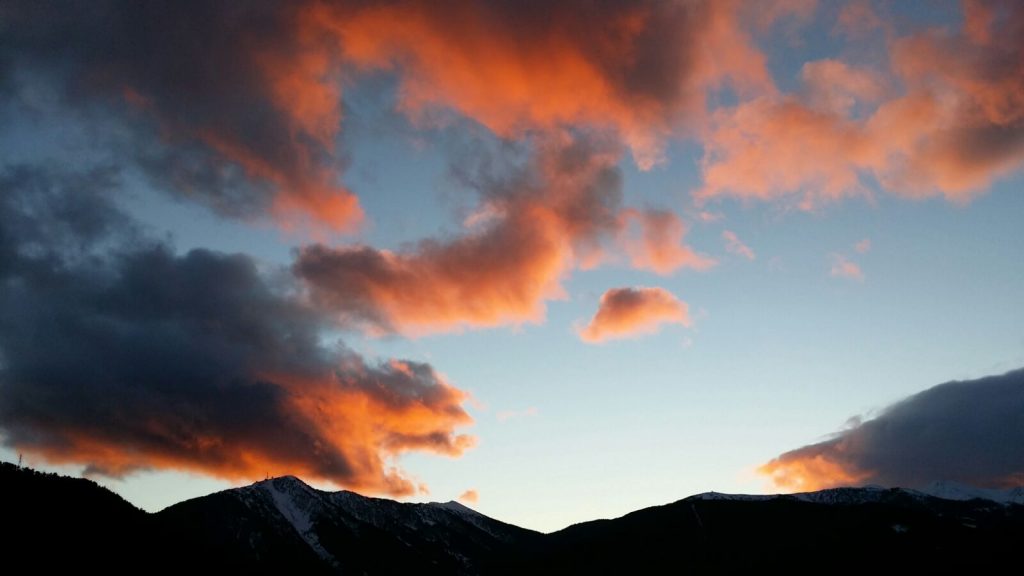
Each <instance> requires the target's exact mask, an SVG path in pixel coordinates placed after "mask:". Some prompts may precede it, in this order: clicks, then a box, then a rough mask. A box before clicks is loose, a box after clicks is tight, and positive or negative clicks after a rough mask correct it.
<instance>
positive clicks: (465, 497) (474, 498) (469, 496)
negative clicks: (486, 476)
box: [458, 488, 480, 504]
mask: <svg viewBox="0 0 1024 576" xmlns="http://www.w3.org/2000/svg"><path fill="white" fill-rule="evenodd" d="M458 499H459V500H461V501H463V502H469V503H470V504H476V503H477V502H479V501H480V494H479V493H478V492H477V491H476V490H475V489H473V488H470V489H469V490H466V491H465V492H463V493H462V494H459V498H458Z"/></svg>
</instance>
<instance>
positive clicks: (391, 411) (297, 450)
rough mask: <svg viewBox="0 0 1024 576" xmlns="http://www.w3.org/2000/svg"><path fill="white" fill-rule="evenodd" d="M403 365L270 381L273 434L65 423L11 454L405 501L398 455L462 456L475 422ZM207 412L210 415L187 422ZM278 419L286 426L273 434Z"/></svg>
mask: <svg viewBox="0 0 1024 576" xmlns="http://www.w3.org/2000/svg"><path fill="white" fill-rule="evenodd" d="M405 365H406V366H412V367H413V370H415V373H410V374H405V373H403V372H402V371H401V370H399V369H396V368H393V367H389V366H387V365H384V366H381V367H369V366H366V365H364V364H362V363H361V361H357V362H356V363H355V364H351V363H350V364H349V365H347V366H341V367H339V368H338V372H337V373H334V374H325V375H322V376H321V377H320V378H319V379H317V380H308V379H301V380H296V379H294V378H293V377H290V376H288V375H280V376H268V377H267V378H266V382H267V384H266V385H264V387H265V390H264V392H267V393H271V392H273V391H274V390H275V387H279V388H277V390H279V391H280V392H278V393H282V398H281V400H280V402H279V403H278V404H277V405H276V406H274V408H273V411H272V412H271V413H270V414H268V418H267V419H266V420H265V421H263V422H253V424H255V425H258V426H271V427H274V431H273V432H271V433H270V434H265V433H257V432H256V431H255V430H248V431H246V430H245V429H242V428H240V427H241V426H242V425H244V421H245V420H248V419H249V418H251V415H246V416H240V417H237V418H236V419H235V420H236V421H235V422H232V421H231V420H228V421H226V422H215V421H206V422H193V421H191V420H190V419H189V417H186V416H184V415H183V416H180V417H179V416H175V415H174V414H169V413H160V414H156V413H153V414H151V415H150V418H149V419H148V420H142V421H141V422H138V423H134V424H133V423H128V422H122V423H120V424H119V425H118V426H119V427H121V428H123V427H125V426H131V427H133V429H134V432H133V433H132V434H130V435H127V434H121V433H120V431H119V430H117V429H116V428H118V427H114V426H112V427H109V428H107V429H103V428H102V427H98V426H90V427H81V426H78V425H76V424H74V423H67V424H65V425H63V426H56V427H54V428H51V429H48V430H47V431H46V433H45V434H43V435H42V436H41V438H37V439H34V440H28V439H25V440H15V441H14V442H13V446H15V447H16V448H17V449H19V450H24V451H25V452H26V453H30V454H33V455H36V456H39V457H41V458H42V459H44V460H46V461H47V462H50V463H54V464H78V463H87V465H88V468H87V470H88V471H90V472H92V473H99V474H104V475H109V476H115V477H119V476H124V475H127V474H131V473H133V472H135V471H138V470H148V469H171V470H183V471H190V472H196V473H201V474H206V475H209V476H215V477H220V478H225V479H228V480H232V481H252V480H256V479H260V478H263V477H264V476H265V475H268V474H269V475H271V476H275V475H284V474H294V475H297V476H301V477H303V478H309V479H315V480H321V481H326V482H330V483H333V484H336V485H339V486H344V487H346V488H350V489H353V490H360V491H366V492H375V493H383V494H389V495H392V496H409V495H413V494H416V493H418V492H419V491H420V488H421V487H420V486H419V485H418V484H417V483H416V482H414V481H413V480H411V479H409V478H408V477H407V476H406V475H405V473H404V472H403V471H402V470H400V469H398V468H397V467H395V466H394V464H393V462H394V460H395V458H396V457H397V456H399V455H401V454H402V453H404V452H409V451H421V452H433V453H437V454H443V455H446V456H453V457H454V456H459V455H461V454H462V453H463V452H464V451H465V450H466V449H468V448H470V447H472V446H473V445H474V443H475V439H474V438H473V437H472V436H467V435H462V434H456V433H455V432H454V430H455V428H456V427H459V426H464V425H467V424H470V423H472V419H471V418H470V417H469V415H468V414H467V413H466V412H465V411H464V410H463V409H462V407H461V404H462V403H463V402H464V401H465V400H466V395H465V393H463V392H461V391H459V390H457V389H455V388H453V387H451V386H450V385H448V384H447V383H445V382H444V381H443V380H442V379H440V377H439V376H437V375H436V374H435V373H434V372H433V371H432V370H431V369H430V368H429V367H427V366H425V365H421V364H411V363H407V364H405ZM350 370H354V371H350ZM366 378H382V379H383V381H384V382H385V384H383V386H390V385H395V388H391V389H385V388H383V387H382V388H380V389H377V390H375V389H374V386H380V385H381V383H380V382H376V383H372V384H371V383H369V382H364V380H363V379H366ZM268 386H269V388H266V387H268ZM403 386H404V387H407V388H406V389H402V387H403ZM228 392H231V391H228ZM238 409H244V410H248V411H250V412H259V410H260V408H257V409H255V410H254V409H253V407H252V406H248V407H244V408H238ZM203 412H209V410H206V411H198V412H197V411H195V410H191V411H190V412H189V414H190V415H191V416H193V417H194V416H196V415H197V414H201V413H203ZM218 416H219V417H221V418H229V416H228V415H227V414H221V415H218ZM275 419H277V420H279V421H280V422H283V423H284V424H283V425H281V426H276V423H275V421H274V420H275ZM42 438H45V441H40V440H41V439H42ZM58 439H59V441H58Z"/></svg>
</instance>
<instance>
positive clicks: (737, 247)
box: [722, 230, 757, 260]
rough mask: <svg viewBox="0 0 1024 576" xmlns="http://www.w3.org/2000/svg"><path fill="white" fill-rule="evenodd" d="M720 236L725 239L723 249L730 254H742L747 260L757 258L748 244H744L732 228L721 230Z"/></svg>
mask: <svg viewBox="0 0 1024 576" xmlns="http://www.w3.org/2000/svg"><path fill="white" fill-rule="evenodd" d="M722 238H723V239H724V240H725V249H726V251H728V252H729V253H730V254H735V255H737V256H742V257H744V258H746V259H747V260H754V259H755V258H757V255H756V254H754V251H753V250H751V249H750V246H747V245H746V244H744V243H743V242H742V241H741V240H740V239H739V237H738V236H736V233H735V232H733V231H732V230H724V231H723V232H722Z"/></svg>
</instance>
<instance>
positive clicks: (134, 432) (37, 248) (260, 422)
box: [0, 167, 469, 494]
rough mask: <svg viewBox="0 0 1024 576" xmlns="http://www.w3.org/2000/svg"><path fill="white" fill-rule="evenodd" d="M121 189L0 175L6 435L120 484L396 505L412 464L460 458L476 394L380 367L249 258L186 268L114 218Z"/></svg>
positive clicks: (1, 423)
mask: <svg viewBox="0 0 1024 576" xmlns="http://www.w3.org/2000/svg"><path fill="white" fill-rule="evenodd" d="M116 186H117V175H116V172H112V171H104V170H100V171H95V172H90V173H87V174H60V173H58V172H54V171H47V170H42V169H39V168H31V167H17V168H11V169H7V170H6V171H4V172H3V173H0V430H2V431H3V436H4V441H5V442H6V443H7V444H8V445H10V446H15V447H17V449H19V450H24V451H26V452H28V453H35V454H39V455H41V456H43V457H45V458H47V459H49V460H52V461H57V462H72V463H81V464H84V465H87V466H89V467H90V468H91V469H93V470H96V471H101V472H104V473H108V474H114V475H118V474H123V473H127V472H131V471H133V470H136V469H140V468H141V469H145V468H179V469H191V470H196V471H200V472H205V473H209V474H214V475H218V476H222V477H231V478H255V477H261V476H262V475H263V474H266V473H268V472H270V473H298V474H302V475H306V476H310V477H317V478H323V479H328V480H332V481H335V482H337V483H339V484H343V485H346V486H351V487H354V488H362V489H369V490H377V491H384V492H390V493H396V494H400V493H408V492H410V491H412V490H414V488H415V487H414V486H413V484H412V483H410V482H409V481H408V480H407V479H406V478H404V477H403V476H402V475H401V474H400V473H396V472H394V471H393V470H390V468H389V465H388V463H387V462H388V457H389V456H391V455H395V454H398V453H400V452H402V451H406V450H428V451H434V452H442V453H446V454H458V453H460V452H461V451H462V450H463V449H464V448H465V447H467V446H468V444H469V439H468V438H466V437H462V436H457V435H456V434H455V433H454V428H455V427H456V426H458V425H462V424H466V423H468V422H469V417H468V415H467V414H466V413H465V412H464V411H463V409H462V407H461V402H462V401H463V399H464V395H463V394H462V393H461V392H460V391H458V390H456V389H455V388H452V387H451V386H449V385H447V384H446V383H445V382H444V381H443V380H442V379H441V378H440V377H439V376H438V375H437V374H436V373H435V372H434V371H433V369H432V368H431V367H430V366H428V365H425V364H419V363H414V362H403V361H390V362H385V363H382V364H371V363H367V362H366V361H364V360H363V359H362V358H361V357H359V356H358V355H356V354H355V353H353V352H351V351H349V350H346V349H345V348H344V347H342V346H341V345H340V344H338V345H328V344H325V343H324V341H323V338H322V336H323V330H324V328H326V326H325V325H324V323H323V320H322V317H321V316H320V315H318V314H316V313H315V312H314V311H312V310H310V309H308V308H306V307H304V306H303V305H301V304H300V303H299V302H298V301H297V299H295V298H293V297H292V296H291V294H292V293H293V287H291V286H290V285H289V284H288V283H287V282H285V283H284V285H275V284H273V283H271V282H269V281H268V280H267V279H266V277H265V276H264V275H263V274H261V273H260V271H259V269H258V266H257V263H256V262H254V261H253V260H252V259H251V258H250V257H248V256H245V255H241V254H223V253H219V252H214V251H209V250H193V251H191V252H188V253H187V254H183V255H179V254H177V253H175V252H174V251H173V249H172V248H171V247H170V246H168V245H166V244H164V243H162V242H158V241H154V240H152V239H148V238H147V237H146V236H145V235H144V234H143V233H140V232H139V231H138V230H136V229H135V228H134V227H133V225H132V223H131V221H130V220H129V219H128V218H127V217H126V216H125V215H124V214H122V213H121V212H119V211H118V210H117V208H116V207H115V206H114V205H113V204H112V202H111V201H110V195H111V194H113V193H115V192H114V191H115V190H116Z"/></svg>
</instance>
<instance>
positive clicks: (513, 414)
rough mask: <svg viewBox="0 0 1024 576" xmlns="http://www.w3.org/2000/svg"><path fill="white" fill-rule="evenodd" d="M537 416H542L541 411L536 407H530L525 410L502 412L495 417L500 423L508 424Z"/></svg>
mask: <svg viewBox="0 0 1024 576" xmlns="http://www.w3.org/2000/svg"><path fill="white" fill-rule="evenodd" d="M537 414H540V410H537V407H536V406H530V407H529V408H526V409H525V410H501V411H500V412H498V413H497V414H495V417H496V418H497V419H498V422H507V421H509V420H512V419H514V418H530V417H533V416H536V415H537Z"/></svg>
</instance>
